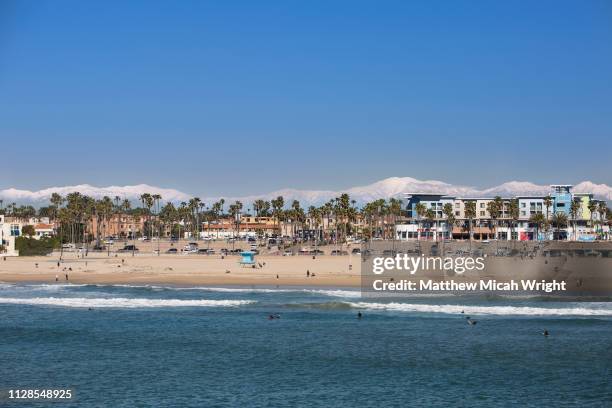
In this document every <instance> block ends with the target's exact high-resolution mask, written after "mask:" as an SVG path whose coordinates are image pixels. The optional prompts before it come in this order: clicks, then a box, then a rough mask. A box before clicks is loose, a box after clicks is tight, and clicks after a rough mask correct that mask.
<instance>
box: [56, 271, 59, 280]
mask: <svg viewBox="0 0 612 408" xmlns="http://www.w3.org/2000/svg"><path fill="white" fill-rule="evenodd" d="M55 281H56V282H58V281H59V276H57V273H56V274H55Z"/></svg>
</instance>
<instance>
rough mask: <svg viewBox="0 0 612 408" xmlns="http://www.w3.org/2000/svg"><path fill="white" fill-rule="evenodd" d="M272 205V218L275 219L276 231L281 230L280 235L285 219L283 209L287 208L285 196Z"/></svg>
mask: <svg viewBox="0 0 612 408" xmlns="http://www.w3.org/2000/svg"><path fill="white" fill-rule="evenodd" d="M271 204H272V216H273V217H274V229H275V230H279V235H282V233H280V221H281V218H283V207H284V206H285V199H284V198H283V196H278V197H276V199H274V200H272V201H271Z"/></svg>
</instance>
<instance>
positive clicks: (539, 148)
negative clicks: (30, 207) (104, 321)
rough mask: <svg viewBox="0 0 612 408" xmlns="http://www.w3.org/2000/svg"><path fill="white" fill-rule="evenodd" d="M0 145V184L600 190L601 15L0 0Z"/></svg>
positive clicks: (607, 96) (605, 143)
mask: <svg viewBox="0 0 612 408" xmlns="http://www.w3.org/2000/svg"><path fill="white" fill-rule="evenodd" d="M0 137H1V140H2V151H3V154H2V177H0V188H7V187H19V188H28V189H39V188H42V187H48V186H56V185H68V184H75V183H90V184H96V185H109V184H119V185H124V184H135V183H149V184H153V185H160V186H164V187H172V188H178V189H180V190H183V191H188V192H194V193H198V194H210V195H214V194H225V195H232V194H240V195H243V194H252V193H258V192H265V191H271V190H274V189H277V188H282V187H294V188H308V189H339V188H345V187H350V186H354V185H359V184H366V183H370V182H373V181H376V180H379V179H382V178H385V177H389V176H411V177H415V178H419V179H438V180H443V181H447V182H451V183H461V184H468V185H473V186H477V187H483V186H491V185H494V184H497V183H501V182H504V181H508V180H529V181H533V182H537V183H552V182H568V183H572V182H578V181H581V180H585V179H589V180H592V181H594V182H599V183H607V184H612V160H611V153H612V3H610V2H609V1H605V0H602V1H582V2H577V1H538V2H533V1H496V2H491V1H433V2H429V1H422V2H407V1H380V2H375V1H355V0H353V1H302V2H297V1H223V2H206V1H193V2H190V1H181V2H168V1H164V2H154V1H130V2H120V1H104V2H81V1H61V0H59V1H11V0H4V1H2V2H0Z"/></svg>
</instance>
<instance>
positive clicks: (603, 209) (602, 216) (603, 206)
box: [597, 200, 608, 235]
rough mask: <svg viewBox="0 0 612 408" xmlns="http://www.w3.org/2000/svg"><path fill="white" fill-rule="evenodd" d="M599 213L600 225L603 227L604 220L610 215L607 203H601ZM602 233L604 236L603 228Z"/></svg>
mask: <svg viewBox="0 0 612 408" xmlns="http://www.w3.org/2000/svg"><path fill="white" fill-rule="evenodd" d="M597 211H598V212H599V223H600V225H603V223H604V219H605V218H606V215H607V214H608V205H607V204H606V202H605V201H603V200H602V201H600V202H599V206H598V208H597ZM600 231H601V234H602V235H603V228H601V230H600Z"/></svg>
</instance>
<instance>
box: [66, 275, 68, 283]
mask: <svg viewBox="0 0 612 408" xmlns="http://www.w3.org/2000/svg"><path fill="white" fill-rule="evenodd" d="M66 282H68V274H66Z"/></svg>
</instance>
